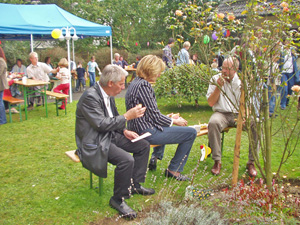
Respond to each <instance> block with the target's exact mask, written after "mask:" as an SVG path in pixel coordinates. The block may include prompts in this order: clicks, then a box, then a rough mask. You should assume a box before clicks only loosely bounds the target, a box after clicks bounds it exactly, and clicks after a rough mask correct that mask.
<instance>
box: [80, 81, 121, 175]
mask: <svg viewBox="0 0 300 225" xmlns="http://www.w3.org/2000/svg"><path fill="white" fill-rule="evenodd" d="M110 99H111V101H110V105H111V109H112V113H113V115H114V117H112V118H111V117H109V115H108V112H107V109H106V107H105V104H104V99H103V96H102V94H101V90H100V87H99V85H98V84H96V85H95V86H93V87H91V88H89V89H88V90H87V91H85V92H84V93H83V95H82V96H81V98H80V99H79V102H78V104H77V110H76V128H75V138H76V144H77V154H78V156H79V158H80V161H81V162H82V166H83V167H85V168H86V169H88V170H90V171H91V172H93V173H94V174H96V175H98V176H99V177H107V159H108V151H109V147H110V144H111V139H112V136H113V134H114V132H120V133H123V129H125V125H126V119H125V117H124V116H123V115H121V116H120V115H119V114H118V111H117V108H116V104H115V100H114V98H113V97H111V98H110Z"/></svg>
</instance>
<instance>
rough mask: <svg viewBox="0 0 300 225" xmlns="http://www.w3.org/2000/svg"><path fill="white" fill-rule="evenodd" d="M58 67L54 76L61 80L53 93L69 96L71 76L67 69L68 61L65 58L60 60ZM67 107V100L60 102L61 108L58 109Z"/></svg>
mask: <svg viewBox="0 0 300 225" xmlns="http://www.w3.org/2000/svg"><path fill="white" fill-rule="evenodd" d="M58 66H59V67H60V69H59V72H58V73H57V75H56V78H58V79H60V80H61V84H60V85H58V86H57V87H56V88H54V90H53V91H54V92H56V93H61V91H62V93H64V94H66V95H68V94H69V88H70V78H71V74H70V71H69V69H68V66H69V64H68V60H67V59H66V58H62V59H61V60H60V61H59V63H58ZM66 105H67V99H65V101H62V104H61V106H60V107H59V109H65V106H66Z"/></svg>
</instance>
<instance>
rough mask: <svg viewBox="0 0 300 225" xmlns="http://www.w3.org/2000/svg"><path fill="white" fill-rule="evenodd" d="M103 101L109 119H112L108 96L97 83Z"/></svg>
mask: <svg viewBox="0 0 300 225" xmlns="http://www.w3.org/2000/svg"><path fill="white" fill-rule="evenodd" d="M98 85H99V87H100V90H101V93H102V96H103V99H104V103H105V106H106V109H107V112H108V115H109V117H114V115H113V113H112V110H111V106H110V97H109V95H108V94H106V92H105V91H104V90H103V88H102V87H101V85H100V84H99V83H98Z"/></svg>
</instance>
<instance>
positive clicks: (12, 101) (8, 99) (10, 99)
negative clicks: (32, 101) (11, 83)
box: [3, 96, 24, 104]
mask: <svg viewBox="0 0 300 225" xmlns="http://www.w3.org/2000/svg"><path fill="white" fill-rule="evenodd" d="M3 101H6V102H9V103H10V104H20V103H23V102H24V100H22V99H18V98H14V97H11V96H3Z"/></svg>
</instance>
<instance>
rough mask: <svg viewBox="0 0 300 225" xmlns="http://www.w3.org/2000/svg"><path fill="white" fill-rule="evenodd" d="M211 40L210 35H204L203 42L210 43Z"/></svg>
mask: <svg viewBox="0 0 300 225" xmlns="http://www.w3.org/2000/svg"><path fill="white" fill-rule="evenodd" d="M209 41H210V38H209V36H208V35H204V38H203V43H204V44H208V42H209Z"/></svg>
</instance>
